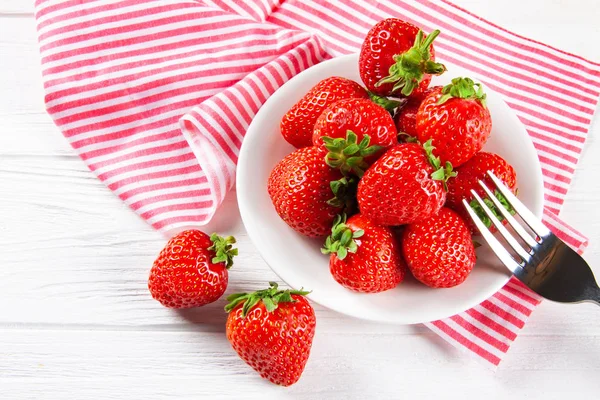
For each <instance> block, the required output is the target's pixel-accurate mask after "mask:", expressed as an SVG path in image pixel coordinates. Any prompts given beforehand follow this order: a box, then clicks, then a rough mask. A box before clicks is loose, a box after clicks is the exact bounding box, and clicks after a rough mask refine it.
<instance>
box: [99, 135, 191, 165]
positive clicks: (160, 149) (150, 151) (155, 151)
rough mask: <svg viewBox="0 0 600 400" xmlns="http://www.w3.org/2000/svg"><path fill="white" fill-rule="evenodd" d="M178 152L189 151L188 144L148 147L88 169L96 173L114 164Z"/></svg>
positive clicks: (184, 142)
mask: <svg viewBox="0 0 600 400" xmlns="http://www.w3.org/2000/svg"><path fill="white" fill-rule="evenodd" d="M176 150H179V151H180V152H181V151H182V150H188V151H189V144H188V143H187V142H186V141H185V140H182V141H180V142H179V143H175V144H173V143H169V144H165V145H162V146H156V147H150V148H146V149H143V150H140V151H136V152H132V153H129V154H124V155H122V156H117V157H113V158H109V159H106V160H103V161H98V162H95V163H89V164H88V167H89V168H90V169H91V170H92V171H96V170H97V169H99V168H103V167H107V166H111V165H113V164H116V163H120V162H123V161H127V160H133V159H136V158H138V157H147V156H149V155H156V156H157V157H158V156H160V154H162V153H167V152H172V151H176Z"/></svg>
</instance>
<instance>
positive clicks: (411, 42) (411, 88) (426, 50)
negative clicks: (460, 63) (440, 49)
mask: <svg viewBox="0 0 600 400" xmlns="http://www.w3.org/2000/svg"><path fill="white" fill-rule="evenodd" d="M439 33H440V31H438V30H436V31H433V32H431V34H430V35H428V36H427V38H425V35H424V34H423V31H421V30H420V29H419V28H417V27H416V26H414V25H412V24H410V23H408V22H404V21H402V20H400V19H396V18H389V19H385V20H383V21H380V22H378V23H377V24H375V26H373V28H371V30H370V31H369V32H368V33H367V36H366V37H365V40H364V42H363V44H362V47H361V49H360V58H359V61H358V67H359V71H360V77H361V79H362V81H363V83H364V84H365V86H366V87H367V89H369V90H370V91H371V92H373V93H375V94H378V95H382V96H389V95H392V94H395V95H404V96H408V95H410V94H411V93H414V94H418V93H420V92H422V91H424V90H425V89H427V86H429V82H431V75H432V74H433V75H440V74H442V73H443V72H444V71H445V70H446V67H444V65H443V64H440V63H436V62H435V51H434V49H433V46H432V45H431V43H433V40H434V39H435V38H436V37H437V35H439Z"/></svg>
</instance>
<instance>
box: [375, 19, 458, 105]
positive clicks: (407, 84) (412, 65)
mask: <svg viewBox="0 0 600 400" xmlns="http://www.w3.org/2000/svg"><path fill="white" fill-rule="evenodd" d="M439 34H440V31H439V30H437V29H436V30H435V31H433V32H431V33H430V34H429V35H428V36H427V38H425V39H423V36H424V34H423V31H422V30H419V32H418V33H417V36H416V37H415V44H414V45H413V47H411V48H410V49H408V50H407V51H406V52H404V53H402V54H397V55H395V56H394V61H395V63H394V64H392V66H391V67H390V70H389V75H388V76H386V77H385V78H383V79H381V80H380V81H379V82H377V83H376V84H375V86H381V85H383V84H384V83H393V84H394V88H393V90H392V91H393V92H396V91H397V90H401V93H402V94H403V95H404V96H409V95H410V94H411V93H412V92H413V90H415V89H416V88H417V86H419V83H421V81H422V80H423V76H424V75H425V74H429V75H441V74H443V73H444V72H445V71H446V67H445V66H444V64H441V63H437V62H435V61H432V60H431V44H432V43H433V41H434V39H435V38H436V37H437V36H438V35H439Z"/></svg>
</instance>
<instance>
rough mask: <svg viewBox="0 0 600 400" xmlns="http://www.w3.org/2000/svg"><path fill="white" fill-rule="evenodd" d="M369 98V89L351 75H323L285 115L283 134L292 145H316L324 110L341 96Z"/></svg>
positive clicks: (281, 127)
mask: <svg viewBox="0 0 600 400" xmlns="http://www.w3.org/2000/svg"><path fill="white" fill-rule="evenodd" d="M350 98H363V99H368V98H369V95H368V93H367V91H366V90H365V89H364V88H363V87H362V86H360V85H359V84H358V83H356V82H354V81H351V80H350V79H346V78H341V77H339V76H334V77H331V78H327V79H323V80H322V81H321V82H319V83H317V84H316V85H315V86H314V87H313V88H312V89H310V91H309V92H308V93H306V94H305V95H304V97H302V98H301V99H300V100H299V101H298V102H297V103H296V104H295V105H294V106H293V107H292V108H290V110H289V111H288V112H287V113H286V114H285V115H284V116H283V118H282V120H281V124H280V130H281V134H282V135H283V138H284V139H285V140H286V141H288V143H290V144H291V145H292V146H294V147H297V148H300V147H307V146H312V141H311V140H312V133H313V127H314V126H315V122H316V121H317V118H318V117H319V115H321V113H322V112H323V110H325V109H326V108H327V107H328V106H330V105H331V104H333V103H335V102H336V101H338V100H342V99H350Z"/></svg>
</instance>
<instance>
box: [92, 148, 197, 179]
mask: <svg viewBox="0 0 600 400" xmlns="http://www.w3.org/2000/svg"><path fill="white" fill-rule="evenodd" d="M194 158H195V157H194V153H192V152H191V150H189V149H188V152H186V153H183V154H178V155H176V156H172V157H166V158H157V159H154V160H150V161H142V162H138V163H135V164H131V165H127V166H124V167H120V168H115V169H113V170H111V171H108V172H104V173H102V174H99V175H98V178H100V179H102V180H106V179H111V178H114V177H116V176H119V175H121V174H124V173H127V172H132V171H138V172H139V173H140V174H141V173H143V170H144V169H145V168H151V167H158V166H161V165H171V164H178V163H184V162H186V161H190V160H193V159H194Z"/></svg>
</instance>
